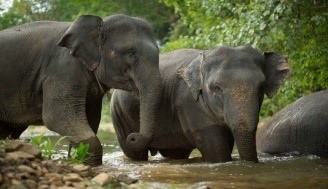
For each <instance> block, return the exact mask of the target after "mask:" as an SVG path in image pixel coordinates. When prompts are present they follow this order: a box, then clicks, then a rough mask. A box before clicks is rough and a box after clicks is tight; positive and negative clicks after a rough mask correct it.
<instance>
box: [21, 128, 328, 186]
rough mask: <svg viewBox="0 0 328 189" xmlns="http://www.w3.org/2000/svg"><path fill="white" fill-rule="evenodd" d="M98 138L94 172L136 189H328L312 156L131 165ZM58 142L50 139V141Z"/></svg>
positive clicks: (326, 176)
mask: <svg viewBox="0 0 328 189" xmlns="http://www.w3.org/2000/svg"><path fill="white" fill-rule="evenodd" d="M50 135H51V134H50ZM24 137H25V138H28V137H30V136H29V135H28V134H27V135H25V136H24ZM98 137H99V138H100V140H101V142H102V145H103V149H104V157H103V165H102V166H100V167H97V168H96V169H99V170H101V171H106V172H114V173H125V174H127V175H129V176H131V177H134V178H137V179H139V182H138V183H137V184H135V185H134V186H135V187H136V188H163V189H166V188H168V189H175V188H195V189H196V188H206V187H208V188H275V189H277V188H278V189H290V188H311V189H312V188H322V189H327V188H328V159H327V158H319V157H317V156H314V155H298V154H297V153H293V154H285V155H283V156H270V155H266V154H259V155H258V156H259V161H260V163H252V162H246V161H240V159H239V155H238V152H237V150H234V151H233V154H232V156H233V161H232V162H228V163H205V162H203V161H202V160H201V158H200V156H201V155H200V153H199V151H197V150H194V151H193V153H192V154H191V156H190V158H189V159H187V160H167V159H164V158H162V157H161V156H160V155H156V156H153V157H150V160H149V161H144V162H135V161H131V160H129V159H128V158H126V157H125V156H124V154H123V152H122V151H121V149H120V147H119V145H118V142H117V140H116V136H115V133H113V132H112V131H108V130H107V131H103V130H100V131H99V133H98ZM58 138H60V137H59V136H51V139H53V140H54V141H56V140H58ZM54 143H55V142H54ZM66 150H67V143H65V142H64V143H63V145H61V146H60V148H59V149H58V153H56V154H54V158H60V157H62V156H66V154H67V151H66Z"/></svg>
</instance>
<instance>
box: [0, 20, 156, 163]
mask: <svg viewBox="0 0 328 189" xmlns="http://www.w3.org/2000/svg"><path fill="white" fill-rule="evenodd" d="M0 46H1V47H2V48H1V49H0V67H1V69H0V89H1V91H0V138H1V139H4V138H7V137H12V138H18V137H19V136H20V134H21V133H22V132H23V131H24V130H25V129H26V128H27V126H28V125H30V124H33V125H43V124H45V125H46V126H47V128H48V129H50V130H52V131H55V132H57V133H59V134H60V135H64V136H69V140H70V142H71V144H73V145H77V143H80V142H84V143H87V144H89V152H88V154H89V156H88V158H87V159H86V161H85V163H86V164H89V165H100V164H101V163H102V146H101V143H100V141H99V139H98V138H97V137H96V133H97V130H98V127H99V122H100V117H101V108H102V98H103V96H104V93H106V92H107V91H108V90H109V89H110V88H118V89H123V90H127V91H131V92H133V93H138V94H140V97H141V98H140V100H141V103H140V109H141V112H142V115H147V116H143V117H142V118H141V128H143V127H147V129H151V128H152V127H154V126H155V123H154V117H155V115H156V114H157V113H156V110H157V107H158V104H157V103H158V102H159V96H160V93H159V92H160V88H161V86H160V85H161V81H160V77H159V75H160V73H159V68H158V67H159V66H158V58H159V50H158V47H157V45H156V41H155V37H154V34H153V29H152V27H151V26H150V24H149V23H148V22H147V21H145V20H142V19H140V18H136V17H130V16H126V15H113V16H109V17H107V18H105V19H104V20H102V18H100V17H98V16H92V15H85V16H81V17H79V18H78V19H77V20H76V21H74V22H72V23H71V22H53V21H40V22H32V23H28V24H24V25H20V26H16V27H13V28H9V29H6V30H3V31H1V32H0ZM145 99H147V103H144V100H145ZM132 135H133V137H134V138H138V137H139V138H141V139H142V140H143V142H144V143H145V145H146V144H147V143H148V142H150V139H151V135H149V133H148V132H144V131H143V130H142V131H141V133H133V134H132ZM135 142H138V141H135Z"/></svg>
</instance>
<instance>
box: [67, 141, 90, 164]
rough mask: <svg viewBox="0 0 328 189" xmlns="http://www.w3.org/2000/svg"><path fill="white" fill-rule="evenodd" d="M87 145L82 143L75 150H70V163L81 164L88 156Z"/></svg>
mask: <svg viewBox="0 0 328 189" xmlns="http://www.w3.org/2000/svg"><path fill="white" fill-rule="evenodd" d="M88 150H89V144H85V143H83V142H81V143H79V145H78V146H77V147H76V148H74V147H73V148H72V149H71V154H70V159H69V161H70V162H71V163H76V164H82V163H83V161H84V160H85V158H86V157H87V155H88Z"/></svg>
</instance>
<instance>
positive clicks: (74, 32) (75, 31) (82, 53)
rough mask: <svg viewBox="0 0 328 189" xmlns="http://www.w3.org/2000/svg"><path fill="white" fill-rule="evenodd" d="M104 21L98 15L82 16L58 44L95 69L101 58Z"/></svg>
mask: <svg viewBox="0 0 328 189" xmlns="http://www.w3.org/2000/svg"><path fill="white" fill-rule="evenodd" d="M102 35H103V21H102V19H101V18H100V17H98V16H92V15H84V16H80V17H79V18H78V19H77V20H76V21H74V22H73V24H72V25H71V26H70V27H69V28H68V29H67V31H66V32H65V33H64V35H63V36H62V37H61V39H60V40H59V42H58V43H57V45H58V46H61V47H66V48H68V49H69V50H70V54H71V55H72V56H73V57H75V58H78V59H79V60H80V61H81V62H82V63H83V64H84V65H85V66H87V68H88V69H89V70H91V71H93V70H94V69H95V68H96V67H97V66H98V65H99V62H100V59H101V54H100V52H101V45H102Z"/></svg>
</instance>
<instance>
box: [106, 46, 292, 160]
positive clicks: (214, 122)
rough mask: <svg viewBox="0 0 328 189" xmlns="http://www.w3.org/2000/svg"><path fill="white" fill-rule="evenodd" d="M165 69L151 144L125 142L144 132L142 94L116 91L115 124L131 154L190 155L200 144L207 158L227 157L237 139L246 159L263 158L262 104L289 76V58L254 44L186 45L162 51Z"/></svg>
mask: <svg viewBox="0 0 328 189" xmlns="http://www.w3.org/2000/svg"><path fill="white" fill-rule="evenodd" d="M160 72H161V77H162V82H163V85H162V86H163V88H162V92H161V93H162V95H161V104H160V110H159V116H158V126H157V128H156V129H155V130H154V134H153V136H154V138H153V141H152V142H151V143H150V145H149V146H148V147H147V148H146V149H143V150H140V149H136V148H131V147H130V146H128V145H127V143H126V142H125V141H126V138H127V136H128V135H129V134H130V133H133V132H137V131H139V124H140V123H139V108H138V107H139V104H140V102H139V99H138V98H133V96H132V95H131V93H128V92H125V91H121V90H115V91H114V93H113V96H112V101H111V114H112V119H113V124H114V127H115V130H116V133H117V138H118V141H119V144H120V146H121V148H122V149H123V152H124V153H125V154H126V155H127V156H128V157H129V158H131V159H134V160H147V159H148V150H149V151H150V152H151V154H152V155H154V154H156V152H157V151H159V152H160V153H161V155H163V156H164V157H168V158H174V159H184V158H188V157H189V155H190V153H191V151H192V150H193V149H194V148H197V149H198V150H199V151H200V152H201V154H202V158H203V159H204V160H205V161H207V162H226V161H231V160H232V159H231V152H232V149H233V145H234V141H235V142H236V144H237V148H238V151H239V154H240V158H241V159H242V160H248V161H253V162H258V158H257V152H256V141H255V133H256V128H257V124H258V121H259V111H260V107H261V104H262V101H263V97H264V94H266V95H267V96H269V97H272V96H273V95H274V94H275V93H276V91H277V90H278V88H279V86H280V84H281V83H282V82H283V81H285V79H286V78H287V77H288V76H289V73H290V68H289V65H288V63H287V59H286V58H285V57H283V56H282V55H280V54H278V53H274V52H266V53H263V54H261V53H259V52H258V51H257V50H255V49H253V48H252V47H250V46H241V47H236V48H232V47H225V46H222V47H218V48H215V49H212V50H205V51H201V50H196V49H181V50H176V51H173V52H169V53H166V54H163V55H160ZM140 115H142V113H141V114H140ZM144 116H147V115H144Z"/></svg>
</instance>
